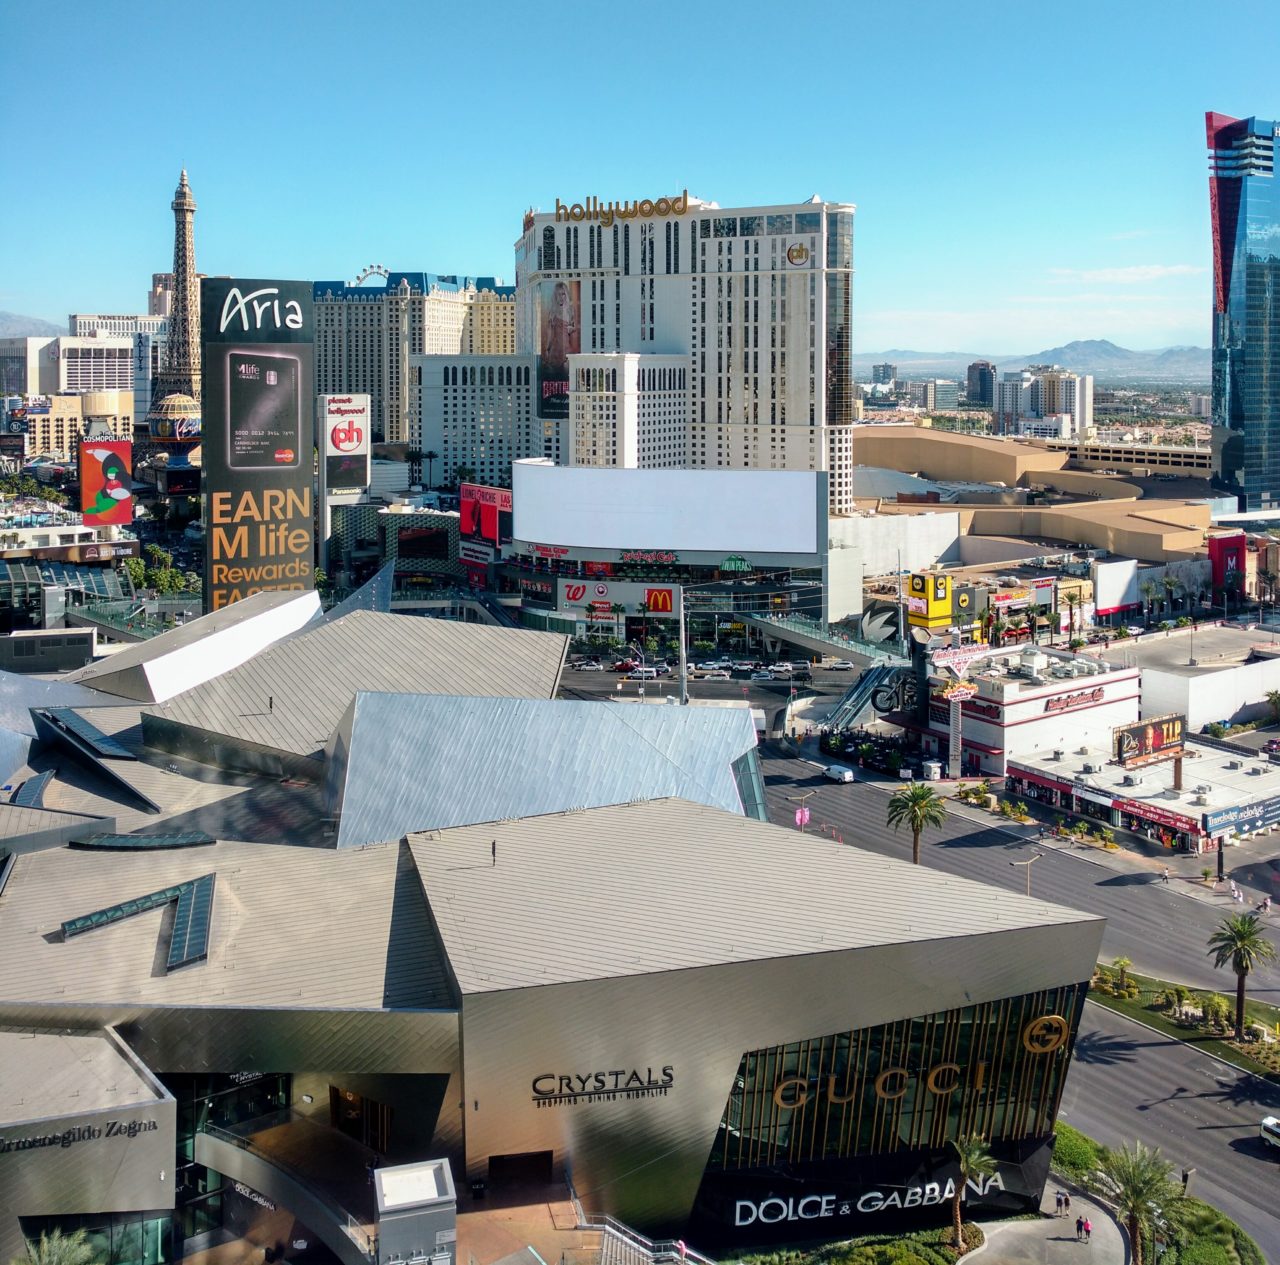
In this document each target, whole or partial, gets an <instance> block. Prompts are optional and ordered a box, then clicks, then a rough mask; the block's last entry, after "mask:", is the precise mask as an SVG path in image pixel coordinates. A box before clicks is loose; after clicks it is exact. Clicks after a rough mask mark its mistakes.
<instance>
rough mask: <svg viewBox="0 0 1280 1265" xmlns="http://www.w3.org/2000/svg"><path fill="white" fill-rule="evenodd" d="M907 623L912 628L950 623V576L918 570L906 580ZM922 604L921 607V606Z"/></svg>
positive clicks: (941, 626) (936, 626) (935, 626)
mask: <svg viewBox="0 0 1280 1265" xmlns="http://www.w3.org/2000/svg"><path fill="white" fill-rule="evenodd" d="M907 587H908V590H909V592H910V594H911V596H910V597H909V598H908V600H907V623H909V624H910V625H911V626H912V627H913V628H945V627H947V626H948V625H949V624H950V623H951V577H950V576H949V575H940V574H938V573H937V572H934V571H925V572H919V573H917V574H916V575H913V576H912V577H911V579H910V581H909V582H908V585H907ZM922 604H923V609H922V608H921V607H922Z"/></svg>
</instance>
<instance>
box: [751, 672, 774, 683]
mask: <svg viewBox="0 0 1280 1265" xmlns="http://www.w3.org/2000/svg"><path fill="white" fill-rule="evenodd" d="M751 679H752V680H753V681H772V680H773V675H772V673H769V672H753V673H752V674H751Z"/></svg>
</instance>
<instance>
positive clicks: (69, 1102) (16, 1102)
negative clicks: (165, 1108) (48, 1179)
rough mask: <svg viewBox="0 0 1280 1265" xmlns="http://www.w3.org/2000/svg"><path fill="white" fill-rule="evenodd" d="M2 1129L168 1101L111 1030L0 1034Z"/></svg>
mask: <svg viewBox="0 0 1280 1265" xmlns="http://www.w3.org/2000/svg"><path fill="white" fill-rule="evenodd" d="M0 1067H3V1068H4V1079H3V1081H0V1125H16V1124H25V1123H27V1122H28V1121H37V1120H48V1119H50V1118H51V1117H52V1118H56V1117H58V1116H83V1115H86V1114H88V1113H89V1112H93V1111H104V1110H106V1109H108V1108H116V1109H117V1110H118V1109H120V1108H121V1107H135V1106H137V1105H138V1104H140V1103H145V1102H155V1101H156V1100H157V1099H160V1098H163V1097H165V1096H166V1095H165V1093H164V1090H163V1088H162V1087H161V1086H160V1085H158V1084H157V1083H156V1082H154V1081H152V1080H151V1079H150V1078H148V1077H147V1076H146V1075H145V1074H144V1072H143V1071H142V1068H141V1067H140V1065H139V1064H138V1062H137V1060H136V1059H133V1058H131V1057H130V1056H129V1054H128V1053H127V1051H126V1050H125V1048H124V1046H123V1043H122V1042H121V1041H120V1040H119V1038H118V1037H115V1036H113V1035H112V1034H111V1033H109V1032H80V1033H69V1032H65V1033H57V1032H18V1031H0Z"/></svg>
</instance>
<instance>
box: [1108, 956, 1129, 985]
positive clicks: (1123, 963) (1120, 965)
mask: <svg viewBox="0 0 1280 1265" xmlns="http://www.w3.org/2000/svg"><path fill="white" fill-rule="evenodd" d="M1112 965H1113V966H1114V967H1115V968H1116V970H1117V971H1118V972H1119V974H1120V987H1121V988H1124V987H1125V986H1126V985H1127V984H1128V982H1129V981H1128V979H1127V977H1126V975H1125V972H1126V971H1128V969H1129V968H1130V967H1131V966H1132V965H1133V963H1132V962H1131V961H1129V959H1128V958H1116V960H1115V962H1113V963H1112Z"/></svg>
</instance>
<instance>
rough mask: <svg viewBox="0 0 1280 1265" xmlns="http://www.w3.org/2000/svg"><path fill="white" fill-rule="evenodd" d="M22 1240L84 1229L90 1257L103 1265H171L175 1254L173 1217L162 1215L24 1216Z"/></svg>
mask: <svg viewBox="0 0 1280 1265" xmlns="http://www.w3.org/2000/svg"><path fill="white" fill-rule="evenodd" d="M21 1224H22V1233H23V1237H25V1238H26V1240H27V1241H28V1242H29V1243H38V1242H39V1240H40V1236H41V1235H42V1234H46V1233H51V1232H52V1231H54V1230H61V1231H62V1233H63V1234H74V1233H75V1232H76V1231H77V1230H83V1231H84V1232H85V1236H86V1238H87V1240H88V1243H89V1246H90V1247H91V1248H92V1249H93V1256H92V1257H91V1258H90V1259H91V1260H93V1261H95V1262H99V1263H100V1265H168V1262H169V1261H172V1260H174V1259H175V1257H174V1251H173V1214H172V1213H170V1212H168V1211H162V1212H115V1213H111V1212H105V1213H85V1214H83V1215H81V1216H61V1217H23V1218H21Z"/></svg>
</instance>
